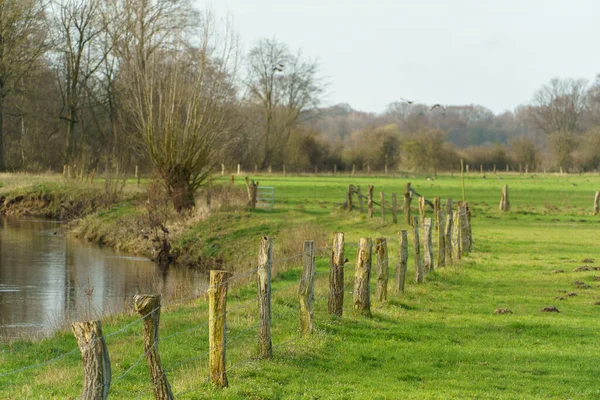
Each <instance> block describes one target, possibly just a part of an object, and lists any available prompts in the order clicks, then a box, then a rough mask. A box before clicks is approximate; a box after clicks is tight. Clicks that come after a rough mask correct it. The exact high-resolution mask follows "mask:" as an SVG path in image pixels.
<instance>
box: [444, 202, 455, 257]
mask: <svg viewBox="0 0 600 400" xmlns="http://www.w3.org/2000/svg"><path fill="white" fill-rule="evenodd" d="M445 228H446V229H445V232H444V236H445V237H444V239H445V240H444V241H445V246H446V263H450V264H452V249H453V248H454V247H453V243H452V240H454V239H453V238H452V231H453V229H452V213H449V214H448V215H446V227H445Z"/></svg>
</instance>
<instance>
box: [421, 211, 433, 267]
mask: <svg viewBox="0 0 600 400" xmlns="http://www.w3.org/2000/svg"><path fill="white" fill-rule="evenodd" d="M431 224H432V220H431V218H424V219H423V236H425V237H424V239H423V240H424V242H423V270H424V271H425V273H428V272H429V271H433V245H432V243H431Z"/></svg>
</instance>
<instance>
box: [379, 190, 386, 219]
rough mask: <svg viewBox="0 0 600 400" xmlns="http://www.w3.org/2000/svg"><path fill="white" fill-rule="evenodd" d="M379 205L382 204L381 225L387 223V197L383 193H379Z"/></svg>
mask: <svg viewBox="0 0 600 400" xmlns="http://www.w3.org/2000/svg"><path fill="white" fill-rule="evenodd" d="M379 204H381V223H382V224H383V223H385V197H384V194H383V192H379Z"/></svg>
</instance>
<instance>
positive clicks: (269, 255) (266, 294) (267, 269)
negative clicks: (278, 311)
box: [257, 236, 273, 358]
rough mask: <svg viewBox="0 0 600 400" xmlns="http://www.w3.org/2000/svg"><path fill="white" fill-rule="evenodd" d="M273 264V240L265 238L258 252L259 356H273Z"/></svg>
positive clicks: (261, 240)
mask: <svg viewBox="0 0 600 400" xmlns="http://www.w3.org/2000/svg"><path fill="white" fill-rule="evenodd" d="M272 263H273V239H271V238H269V237H268V236H263V237H262V238H261V239H260V249H259V252H258V270H257V283H258V355H259V357H261V358H271V357H272V356H273V345H272V342H271V265H272Z"/></svg>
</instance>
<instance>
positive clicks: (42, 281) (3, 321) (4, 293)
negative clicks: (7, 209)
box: [0, 218, 206, 338]
mask: <svg viewBox="0 0 600 400" xmlns="http://www.w3.org/2000/svg"><path fill="white" fill-rule="evenodd" d="M0 227H1V229H0V336H4V337H5V338H10V337H15V336H45V335H48V334H50V333H52V332H53V331H54V330H56V329H57V328H58V327H59V326H61V325H63V324H64V323H66V322H71V321H74V320H77V319H90V318H96V317H98V316H100V315H103V314H106V313H114V312H118V311H121V310H123V308H124V307H125V305H126V304H129V305H130V304H131V298H132V297H133V295H134V294H136V293H142V292H144V293H149V292H154V293H162V294H163V297H164V298H166V299H169V298H173V297H181V296H183V295H190V294H193V293H199V292H201V291H203V290H204V289H205V288H206V278H205V276H204V275H203V274H200V273H197V272H194V271H190V270H188V269H174V268H171V269H170V270H168V271H160V270H159V268H158V267H157V266H156V265H155V264H154V263H153V262H151V261H150V260H148V259H145V258H141V257H128V256H124V255H120V254H118V253H115V252H114V251H112V250H110V249H104V248H99V247H96V246H93V245H90V244H88V243H83V242H81V241H79V240H75V239H71V238H67V237H65V236H64V235H63V234H62V233H61V230H60V224H59V223H57V222H53V221H46V220H33V219H29V220H27V219H8V218H0Z"/></svg>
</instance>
